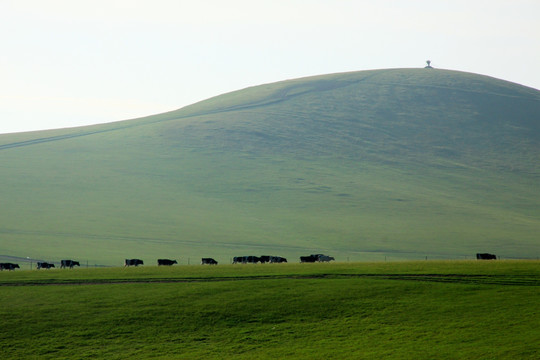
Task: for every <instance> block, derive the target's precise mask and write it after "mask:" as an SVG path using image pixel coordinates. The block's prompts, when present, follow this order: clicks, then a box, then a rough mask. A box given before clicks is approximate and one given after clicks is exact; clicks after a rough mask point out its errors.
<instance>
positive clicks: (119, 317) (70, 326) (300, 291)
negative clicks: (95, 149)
mask: <svg viewBox="0 0 540 360" xmlns="http://www.w3.org/2000/svg"><path fill="white" fill-rule="evenodd" d="M0 294H1V295H2V307H1V308H0V324H1V326H2V329H3V330H2V332H0V357H1V358H6V359H26V358H40V359H48V358H51V359H52V358H55V359H77V358H81V359H83V358H103V359H126V358H137V359H147V358H148V359H150V358H152V359H169V358H176V359H203V358H206V359H208V358H210V359H228V358H234V359H236V358H237V359H257V358H260V359H270V358H291V359H292V358H294V359H345V358H349V359H381V358H389V359H434V358H436V359H463V358H467V359H537V358H538V357H539V356H540V348H539V346H538V344H539V343H540V330H539V328H538V323H540V311H539V307H538V297H539V295H540V263H539V262H538V261H418V262H376V263H333V264H282V265H275V264H272V265H270V264H266V265H218V266H215V267H204V266H173V267H171V268H163V267H159V268H158V267H157V266H144V267H139V268H106V269H84V268H82V269H78V268H76V269H73V270H50V271H37V270H34V271H15V272H7V271H4V272H1V273H0Z"/></svg>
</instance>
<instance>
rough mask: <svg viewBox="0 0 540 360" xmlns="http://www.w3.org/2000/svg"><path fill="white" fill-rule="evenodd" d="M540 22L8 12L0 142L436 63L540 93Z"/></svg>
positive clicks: (170, 3)
mask: <svg viewBox="0 0 540 360" xmlns="http://www.w3.org/2000/svg"><path fill="white" fill-rule="evenodd" d="M539 18H540V1H538V0H485V1H484V0H464V1H462V0H449V1H438V0H431V1H424V0H402V1H400V0H393V1H392V0H376V1H367V0H365V1H364V0H271V1H267V0H262V1H258V0H246V1H244V0H228V1H222V0H221V1H217V0H195V1H183V0H151V1H145V0H90V1H86V0H47V1H44V0H0V134H1V133H13V132H21V131H33V130H44V129H53V128H65V127H75V126H83V125H90V124H97V123H105V122H112V121H118V120H126V119H132V118H137V117H142V116H146V115H151V114H157V113H161V112H165V111H170V110H175V109H178V108H181V107H183V106H186V105H189V104H192V103H195V102H198V101H201V100H204V99H207V98H210V97H213V96H216V95H220V94H223V93H227V92H230V91H234V90H239V89H243V88H246V87H250V86H255V85H260V84H265V83H271V82H276V81H281V80H286V79H293V78H299V77H305V76H311V75H320V74H329V73H337V72H347V71H360V70H371V69H387V68H418V67H423V66H425V61H426V60H428V59H429V60H431V61H432V63H431V64H432V66H433V67H435V68H441V69H451V70H459V71H466V72H473V73H478V74H483V75H488V76H492V77H496V78H499V79H503V80H507V81H511V82H515V83H518V84H522V85H525V86H529V87H533V88H535V89H540V66H539V64H540V21H538V19H539Z"/></svg>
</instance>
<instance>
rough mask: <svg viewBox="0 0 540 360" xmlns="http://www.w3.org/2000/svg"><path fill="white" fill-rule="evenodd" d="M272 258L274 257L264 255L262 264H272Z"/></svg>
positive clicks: (261, 259)
mask: <svg viewBox="0 0 540 360" xmlns="http://www.w3.org/2000/svg"><path fill="white" fill-rule="evenodd" d="M270 258H272V256H269V255H262V256H261V257H260V258H259V260H260V261H261V264H265V263H267V262H270Z"/></svg>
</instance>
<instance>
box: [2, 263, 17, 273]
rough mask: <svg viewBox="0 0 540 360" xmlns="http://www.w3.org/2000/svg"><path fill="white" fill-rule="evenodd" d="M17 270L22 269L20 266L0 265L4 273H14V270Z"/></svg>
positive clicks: (11, 264)
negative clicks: (6, 271) (5, 271)
mask: <svg viewBox="0 0 540 360" xmlns="http://www.w3.org/2000/svg"><path fill="white" fill-rule="evenodd" d="M15 269H20V266H19V264H13V263H0V270H1V271H4V270H8V271H12V270H15Z"/></svg>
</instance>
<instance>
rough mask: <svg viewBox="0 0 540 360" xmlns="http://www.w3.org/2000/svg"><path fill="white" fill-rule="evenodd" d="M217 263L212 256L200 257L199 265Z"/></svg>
mask: <svg viewBox="0 0 540 360" xmlns="http://www.w3.org/2000/svg"><path fill="white" fill-rule="evenodd" d="M204 264H207V265H217V261H216V260H214V259H212V258H202V259H201V265H204Z"/></svg>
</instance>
